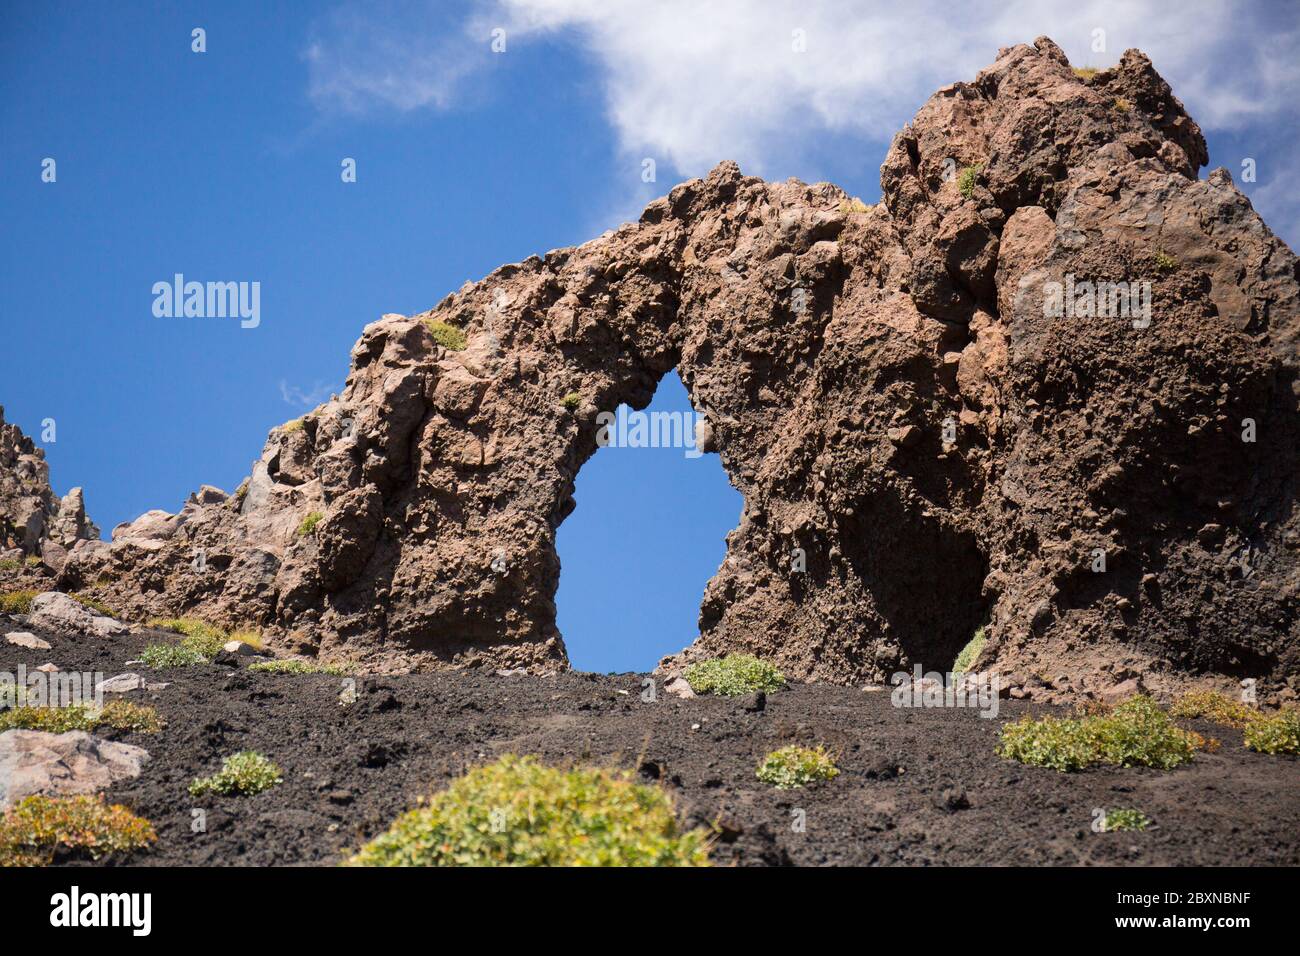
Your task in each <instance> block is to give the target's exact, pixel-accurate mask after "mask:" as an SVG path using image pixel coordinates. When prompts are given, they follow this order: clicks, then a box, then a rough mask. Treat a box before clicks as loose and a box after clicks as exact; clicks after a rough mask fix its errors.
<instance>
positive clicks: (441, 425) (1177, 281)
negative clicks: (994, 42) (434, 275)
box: [64, 38, 1300, 699]
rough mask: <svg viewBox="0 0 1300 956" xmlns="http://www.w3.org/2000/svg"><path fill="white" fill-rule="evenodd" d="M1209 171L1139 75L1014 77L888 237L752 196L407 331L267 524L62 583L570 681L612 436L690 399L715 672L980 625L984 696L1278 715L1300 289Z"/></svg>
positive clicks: (917, 134)
mask: <svg viewBox="0 0 1300 956" xmlns="http://www.w3.org/2000/svg"><path fill="white" fill-rule="evenodd" d="M1120 100H1122V101H1123V102H1124V103H1126V104H1128V105H1129V108H1128V109H1127V110H1120V109H1116V107H1115V103H1116V102H1117V101H1120ZM1044 130H1047V131H1049V133H1044ZM1205 161H1206V154H1205V146H1204V141H1203V139H1202V138H1201V135H1200V131H1199V130H1198V129H1197V128H1196V124H1195V123H1194V122H1193V121H1192V120H1191V119H1190V117H1188V116H1187V115H1186V113H1185V112H1184V111H1183V109H1182V106H1181V104H1179V103H1178V101H1177V100H1176V99H1175V98H1174V97H1173V95H1172V93H1171V92H1170V90H1169V88H1168V86H1167V85H1166V84H1165V83H1164V81H1163V80H1161V79H1160V77H1159V76H1158V75H1156V74H1155V72H1154V70H1153V69H1152V68H1151V64H1150V62H1149V61H1148V60H1147V59H1146V58H1145V57H1144V56H1143V55H1142V54H1140V53H1138V52H1137V51H1129V52H1128V53H1126V54H1125V55H1124V57H1123V59H1122V60H1121V62H1120V64H1119V65H1118V66H1116V67H1114V68H1112V69H1109V70H1104V71H1101V72H1099V73H1098V74H1097V75H1096V76H1094V77H1092V78H1090V79H1085V78H1080V77H1077V76H1075V75H1074V74H1073V72H1072V71H1071V70H1070V67H1069V64H1068V62H1067V61H1066V59H1065V57H1064V54H1062V53H1061V51H1060V50H1059V48H1057V47H1056V46H1055V44H1053V43H1052V42H1051V41H1050V40H1047V39H1045V38H1040V39H1039V40H1038V41H1036V42H1035V44H1034V45H1032V46H1030V45H1021V46H1016V47H1012V48H1009V49H1007V50H1003V51H1001V53H1000V55H999V58H998V60H997V62H996V63H994V64H993V65H992V66H991V67H990V68H988V69H987V70H985V71H983V72H982V73H981V74H980V75H979V76H978V77H977V78H976V80H975V81H974V82H973V83H958V84H954V85H953V86H950V87H946V88H945V89H943V90H941V91H939V92H938V93H936V94H935V96H934V97H932V98H931V100H930V101H929V102H928V103H927V104H926V105H925V106H924V107H923V108H922V109H921V111H920V112H919V113H918V114H917V117H916V119H915V121H914V122H913V123H912V124H911V125H909V127H907V128H906V129H904V130H903V131H902V132H901V133H900V134H899V135H898V137H896V139H895V142H894V144H893V146H892V147H891V150H890V153H889V155H888V157H887V158H886V161H885V164H884V166H883V167H882V170H881V183H882V188H883V194H884V200H883V202H882V203H880V204H878V205H876V206H872V207H866V206H863V205H862V204H861V203H858V202H856V201H854V200H852V199H851V198H850V197H848V196H847V195H846V194H845V193H844V192H843V191H841V190H840V189H838V188H837V187H835V186H831V185H829V184H817V185H813V186H808V185H805V184H803V183H799V182H796V181H793V180H792V181H790V182H787V183H780V184H776V183H765V182H763V181H761V180H758V179H754V178H751V177H745V176H742V175H741V173H740V171H739V169H737V168H736V166H735V165H734V164H732V163H723V164H721V165H720V166H718V167H717V168H716V169H714V170H713V172H712V173H710V174H709V176H708V177H706V178H704V179H700V180H692V181H690V182H688V183H684V184H682V185H680V186H678V187H677V188H675V189H674V190H672V192H671V193H669V195H668V196H667V197H665V198H663V199H659V200H656V201H655V202H653V203H651V204H650V206H649V207H647V209H646V211H645V213H644V214H643V216H642V217H641V220H640V222H638V223H636V224H630V225H626V226H623V227H621V228H620V229H619V230H617V231H613V232H610V233H607V234H605V235H604V236H601V237H600V238H598V239H596V240H593V241H592V242H589V243H586V244H585V245H582V246H579V247H576V248H573V249H562V250H555V251H553V252H550V253H547V254H546V255H545V256H543V257H532V258H530V259H527V260H525V261H524V262H522V263H519V264H517V265H511V266H506V267H503V268H501V269H498V270H497V271H496V272H494V273H492V275H490V276H488V277H486V278H485V279H483V280H481V281H480V282H477V283H467V284H466V285H465V286H464V287H463V288H462V289H460V290H459V291H458V292H456V293H455V294H453V295H450V296H448V297H447V298H446V299H445V300H444V301H443V302H442V303H440V304H439V305H438V306H437V307H436V308H434V309H433V310H431V311H430V312H428V313H423V314H421V315H417V316H410V317H406V316H385V317H384V318H383V319H382V320H380V321H379V322H377V323H374V324H372V325H370V326H368V327H367V328H366V330H365V331H364V332H363V334H362V337H361V340H360V341H359V342H358V344H357V346H356V348H355V349H354V350H353V355H352V359H353V365H352V371H351V373H350V375H349V378H348V383H347V386H346V388H345V390H344V392H343V394H342V395H341V396H339V397H338V398H336V399H333V400H331V401H330V402H329V403H327V404H325V405H323V406H321V407H320V408H319V409H317V410H316V411H314V412H312V413H311V414H310V415H308V416H307V417H306V418H305V419H304V420H303V421H302V422H301V423H300V424H296V425H291V426H288V427H285V426H282V427H281V428H278V429H275V430H273V431H272V433H271V435H270V437H269V438H268V441H267V444H266V447H265V449H264V451H263V454H262V457H261V459H260V460H259V461H258V462H257V463H256V464H255V466H254V468H253V473H252V475H251V476H250V479H249V481H248V482H247V483H246V485H245V486H243V488H242V490H241V491H240V492H237V493H236V495H234V496H231V497H229V498H227V497H226V496H225V495H224V494H222V493H220V492H217V491H216V490H215V489H205V490H204V491H202V492H201V493H200V494H199V495H198V496H196V497H195V499H193V500H192V501H191V502H190V503H189V504H187V505H186V508H185V509H184V510H183V511H182V512H181V513H180V514H178V515H174V516H170V515H165V514H161V513H151V514H150V515H148V516H146V518H145V519H141V521H140V522H137V523H135V524H133V525H132V526H129V527H126V528H123V529H119V532H118V533H116V534H115V538H114V541H113V543H112V544H111V545H103V544H100V543H96V542H82V543H81V544H78V545H77V546H76V547H75V548H74V551H73V553H72V555H71V556H70V557H69V559H68V563H67V565H66V567H65V569H64V581H65V583H66V584H68V585H69V586H87V585H90V584H93V583H96V582H100V583H101V588H102V590H103V593H104V596H105V597H107V598H108V599H109V600H110V602H115V604H116V606H120V607H125V608H127V609H128V610H130V611H133V612H135V613H138V614H140V615H145V614H152V613H160V612H169V613H177V612H181V611H187V612H192V613H202V614H205V615H208V616H212V617H215V618H217V619H218V620H224V621H227V622H229V623H244V622H248V623H255V624H259V625H261V626H264V627H265V628H266V629H267V632H268V634H269V636H270V637H271V638H272V641H273V643H274V644H277V645H278V646H280V647H283V648H286V649H291V650H300V651H308V652H314V653H320V654H322V655H324V656H326V657H334V658H347V659H355V660H360V661H365V662H368V663H370V664H372V665H375V666H380V667H386V668H401V667H426V666H447V665H474V664H484V665H489V666H507V667H511V666H526V667H530V668H533V669H547V668H551V667H557V666H562V665H563V663H564V656H563V648H562V644H561V641H560V639H559V635H558V633H557V632H556V629H555V608H554V594H555V585H556V576H557V574H558V564H557V559H556V556H555V547H554V532H555V528H556V527H557V526H558V523H559V522H560V521H561V520H562V519H563V517H564V515H565V514H566V513H567V512H568V511H569V510H571V508H572V503H571V496H572V493H573V479H574V476H575V475H576V474H577V471H578V469H579V468H580V467H581V465H582V463H583V462H584V461H585V460H586V459H587V458H588V457H589V456H590V455H591V453H592V452H593V451H594V449H595V431H596V425H595V420H594V419H595V412H596V411H597V410H600V409H613V408H615V407H616V406H617V405H618V404H619V403H621V402H626V403H627V404H629V405H631V406H632V407H634V408H642V407H644V406H645V404H646V403H647V402H648V401H649V399H650V396H651V395H652V393H653V391H654V386H655V384H656V383H657V382H658V381H659V379H660V378H661V377H662V376H663V375H664V374H666V373H667V371H668V370H669V369H671V368H674V367H676V368H678V369H679V371H680V373H681V376H682V380H683V382H684V383H685V384H686V386H687V389H688V391H689V392H690V394H691V398H692V401H693V402H694V404H695V406H696V407H697V408H698V409H701V410H704V411H705V412H706V413H707V415H708V417H709V422H710V426H711V430H712V433H713V443H714V446H715V447H716V449H717V451H718V454H719V455H720V456H721V460H722V464H723V467H724V469H725V470H726V472H727V474H728V476H729V478H730V479H731V481H732V483H733V484H734V485H735V486H736V488H737V489H738V490H739V491H740V492H741V494H742V495H743V496H744V499H745V502H746V507H745V511H744V514H743V515H742V518H741V522H740V525H739V526H738V527H737V528H736V530H735V531H733V532H732V533H731V535H729V537H728V555H727V559H726V561H725V562H724V564H723V566H722V567H721V568H720V569H719V572H718V574H717V575H716V576H715V578H714V579H713V580H712V581H711V582H710V583H709V586H708V589H707V592H706V596H705V600H704V604H703V608H702V613H701V630H702V635H701V638H700V640H699V641H698V642H697V643H696V645H694V646H693V647H692V648H691V649H690V650H689V651H687V652H686V653H687V656H691V655H701V654H714V653H718V652H721V651H725V650H730V649H745V650H750V651H754V652H757V653H760V654H762V655H763V656H766V657H769V658H772V659H775V660H776V661H778V662H779V663H780V664H781V665H782V666H783V668H784V669H785V670H786V671H787V673H789V674H790V675H791V676H793V677H797V678H817V679H826V680H835V681H842V682H848V681H861V680H873V681H876V680H881V679H884V678H886V677H887V676H888V675H889V674H890V673H891V672H892V671H893V670H895V669H896V668H899V667H903V666H907V665H909V664H911V663H914V662H915V663H921V664H922V665H923V666H925V667H926V668H937V669H944V668H946V667H947V665H948V664H949V663H950V662H951V655H952V654H953V652H954V650H955V648H956V647H957V646H958V645H959V643H960V641H961V639H962V638H964V637H967V636H969V632H970V631H971V630H973V628H974V626H975V625H976V624H977V623H980V622H982V621H983V620H985V619H986V618H987V620H988V623H989V627H988V631H989V635H990V640H989V643H988V645H987V647H986V650H985V651H984V653H983V655H982V657H981V660H980V661H979V663H980V665H981V666H992V667H994V668H996V669H998V670H999V671H1001V672H1002V673H1003V674H1004V675H1005V677H1006V678H1007V679H1008V680H1009V681H1012V682H1014V683H1016V684H1018V685H1020V686H1022V687H1024V688H1026V689H1027V692H1028V693H1033V694H1036V695H1039V696H1044V697H1048V698H1049V699H1050V698H1051V697H1053V696H1058V697H1068V696H1072V695H1074V694H1077V693H1079V692H1081V691H1097V690H1101V689H1104V688H1106V687H1107V686H1109V685H1110V684H1112V683H1116V682H1119V681H1121V680H1122V679H1124V677H1125V676H1127V675H1131V674H1135V673H1142V674H1145V675H1146V677H1147V680H1148V681H1149V683H1150V685H1152V686H1155V687H1158V686H1160V685H1161V683H1162V682H1163V683H1166V684H1172V683H1176V682H1177V681H1178V680H1180V679H1182V678H1184V677H1186V676H1188V675H1194V674H1209V675H1211V676H1212V677H1213V676H1217V677H1219V678H1223V679H1226V678H1228V677H1236V676H1253V677H1257V678H1259V679H1260V680H1261V681H1262V682H1264V684H1265V685H1267V686H1271V687H1274V688H1278V687H1280V686H1281V683H1282V682H1283V681H1285V680H1288V679H1289V680H1294V679H1295V676H1296V672H1297V653H1298V652H1297V647H1300V634H1298V633H1297V629H1298V628H1300V623H1298V622H1300V610H1298V608H1297V600H1298V599H1297V597H1296V595H1297V588H1298V586H1300V559H1298V557H1297V553H1296V548H1295V542H1296V541H1297V540H1300V532H1298V531H1297V527H1298V519H1297V515H1296V507H1295V484H1296V473H1297V469H1296V467H1295V465H1296V462H1297V459H1298V457H1300V437H1298V435H1300V428H1298V425H1297V423H1298V422H1300V414H1298V413H1297V398H1296V389H1295V385H1294V382H1295V378H1296V367H1297V343H1300V285H1298V284H1297V267H1296V259H1295V257H1294V255H1292V253H1291V251H1290V250H1289V249H1287V248H1286V246H1285V245H1284V244H1283V243H1281V242H1280V241H1279V240H1277V239H1276V237H1274V236H1273V235H1272V234H1271V233H1270V232H1269V231H1268V230H1267V227H1265V226H1264V225H1263V223H1262V222H1260V220H1259V218H1258V216H1256V215H1255V213H1254V211H1253V210H1252V209H1251V208H1250V204H1249V202H1248V201H1247V200H1246V199H1245V197H1244V196H1242V195H1241V194H1240V193H1239V192H1238V191H1237V190H1236V189H1235V188H1234V187H1233V185H1232V182H1231V178H1230V177H1229V176H1228V175H1227V173H1226V171H1222V170H1219V171H1216V172H1215V173H1213V174H1211V176H1210V178H1209V179H1208V180H1207V181H1199V180H1197V178H1196V172H1197V170H1198V169H1199V168H1200V166H1201V165H1203V164H1204V163H1205ZM954 166H955V167H956V168H962V169H966V170H968V171H970V172H969V174H968V175H966V176H964V177H960V178H953V177H952V176H950V175H949V172H950V171H951V170H952V169H953V168H954ZM1168 261H1173V262H1174V263H1175V267H1174V268H1172V269H1171V268H1168V267H1167V262H1168ZM1070 276H1091V277H1098V278H1107V279H1115V280H1123V281H1129V280H1135V281H1145V280H1147V279H1148V278H1149V279H1150V280H1152V281H1153V283H1154V284H1155V286H1156V288H1157V291H1158V295H1156V296H1154V297H1153V300H1152V315H1151V316H1150V318H1151V319H1152V321H1151V322H1150V323H1149V324H1148V325H1147V326H1145V327H1144V328H1142V329H1140V330H1139V329H1136V328H1135V327H1134V326H1133V324H1132V323H1130V322H1128V321H1127V320H1113V321H1081V320H1080V319H1079V317H1077V316H1075V315H1052V314H1049V312H1048V311H1047V310H1045V309H1044V295H1045V289H1046V288H1047V287H1048V286H1049V284H1051V283H1064V282H1065V281H1067V279H1068V278H1069V277H1070ZM1092 318H1095V315H1094V316H1093V317H1092ZM431 322H444V323H449V324H450V325H452V326H455V327H456V328H458V329H459V330H461V332H462V333H463V335H464V336H465V338H466V342H467V347H466V348H465V349H464V350H463V351H451V350H448V349H447V348H445V347H443V346H442V345H440V344H438V342H437V341H436V340H435V338H434V336H433V335H432V334H431V333H430V330H429V328H428V327H427V324H428V323H431ZM1137 333H1140V334H1137ZM453 340H454V336H452V337H451V338H448V339H446V341H453ZM573 392H576V393H578V394H579V395H580V396H581V397H582V403H581V406H580V408H579V409H578V410H577V412H576V413H571V412H569V411H568V410H566V409H565V407H564V405H563V398H564V396H565V395H567V394H569V393H573ZM1244 419H1251V420H1252V421H1254V422H1256V423H1257V424H1258V427H1259V431H1260V434H1262V435H1264V436H1267V437H1266V439H1265V440H1266V441H1267V446H1266V447H1267V452H1266V453H1263V454H1261V453H1260V451H1261V449H1262V448H1263V447H1264V446H1260V445H1256V446H1255V447H1253V448H1250V447H1245V446H1244V445H1243V444H1242V442H1241V440H1240V438H1239V436H1238V428H1239V425H1238V423H1239V422H1241V421H1243V420H1244ZM312 511H320V512H321V513H322V514H323V516H324V517H323V520H321V521H320V523H319V524H318V525H316V528H315V530H314V531H313V532H312V533H310V534H307V535H299V534H297V533H296V529H297V528H298V526H299V524H300V522H301V520H302V518H303V517H304V515H306V514H309V513H310V512H312ZM793 547H801V548H803V549H804V551H805V553H806V555H807V560H808V568H809V571H808V573H807V574H806V575H803V576H796V575H791V574H790V562H789V557H790V552H791V549H792V548H793ZM1243 548H1245V549H1247V550H1249V553H1250V554H1251V555H1252V557H1251V558H1250V559H1249V563H1248V564H1247V565H1242V564H1241V563H1240V562H1239V561H1238V557H1239V555H1240V553H1241V551H1242V549H1243ZM196 549H202V550H203V551H204V552H205V554H206V555H207V557H208V561H207V563H206V567H207V568H209V569H211V570H210V572H209V573H204V574H198V573H195V572H194V571H193V570H192V568H191V561H190V558H191V555H192V554H193V552H194V551H195V550H196ZM1097 549H1101V550H1103V551H1105V552H1106V553H1107V554H1108V555H1109V557H1110V564H1109V568H1108V570H1107V572H1106V573H1107V575H1108V576H1107V577H1105V578H1098V577H1095V576H1093V575H1092V573H1091V572H1090V570H1089V568H1088V560H1089V556H1090V555H1091V553H1092V552H1093V551H1094V550H1097ZM498 554H503V555H504V556H505V565H504V567H505V569H506V570H505V571H504V573H500V572H499V571H498V570H494V569H493V567H492V563H493V558H494V557H495V556H497V555H498ZM675 663H676V662H669V665H668V666H669V667H672V666H675ZM1247 672H1249V673H1247ZM1062 676H1064V677H1065V678H1066V679H1065V680H1060V679H1059V678H1060V677H1062Z"/></svg>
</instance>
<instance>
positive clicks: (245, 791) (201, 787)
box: [190, 750, 284, 797]
mask: <svg viewBox="0 0 1300 956" xmlns="http://www.w3.org/2000/svg"><path fill="white" fill-rule="evenodd" d="M277 783H284V778H283V777H282V776H281V775H280V768H279V767H277V766H276V765H275V764H274V763H272V762H271V761H270V760H269V759H268V758H266V757H264V756H263V755H262V754H260V753H258V752H257V751H256V750H241V751H240V752H239V753H237V754H233V755H232V756H229V757H227V758H226V759H225V760H224V761H223V762H222V764H221V769H220V770H218V771H217V772H216V773H214V774H213V775H212V776H210V777H203V778H201V779H198V780H195V781H194V782H193V783H191V784H190V796H192V797H201V796H203V795H204V794H206V793H219V794H222V795H224V796H241V797H251V796H253V795H254V794H258V793H261V792H262V791H263V790H270V789H271V788H272V787H274V786H275V785H276V784H277Z"/></svg>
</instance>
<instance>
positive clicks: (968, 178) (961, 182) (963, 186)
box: [957, 163, 984, 199]
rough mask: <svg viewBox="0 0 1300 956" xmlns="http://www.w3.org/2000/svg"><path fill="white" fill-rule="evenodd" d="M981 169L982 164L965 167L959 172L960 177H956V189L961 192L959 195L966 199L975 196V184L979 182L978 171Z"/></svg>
mask: <svg viewBox="0 0 1300 956" xmlns="http://www.w3.org/2000/svg"><path fill="white" fill-rule="evenodd" d="M983 168H984V165H983V164H982V163H977V164H976V165H974V166H967V167H966V168H965V169H963V170H962V171H961V175H960V176H958V177H957V188H958V189H959V190H961V194H962V195H963V196H965V197H966V198H967V199H970V198H971V196H973V195H974V194H975V184H976V182H977V181H978V180H979V175H980V170H982V169H983Z"/></svg>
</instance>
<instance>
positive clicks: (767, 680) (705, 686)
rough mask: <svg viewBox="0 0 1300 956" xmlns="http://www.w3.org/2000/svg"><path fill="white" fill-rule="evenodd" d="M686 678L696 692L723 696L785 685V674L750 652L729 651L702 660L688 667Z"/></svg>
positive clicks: (772, 689) (779, 687) (777, 688)
mask: <svg viewBox="0 0 1300 956" xmlns="http://www.w3.org/2000/svg"><path fill="white" fill-rule="evenodd" d="M685 677H686V683H688V684H690V685H691V690H693V691H695V693H697V694H719V695H721V696H723V697H735V696H736V695H738V694H752V693H754V692H755V691H760V690H761V691H774V690H780V689H781V688H783V687H784V686H785V675H784V674H782V673H781V672H780V671H779V670H777V668H776V667H775V666H774V665H772V664H769V663H768V662H767V661H764V660H759V659H758V658H757V657H754V656H752V655H750V654H728V655H727V656H726V657H715V658H713V659H712V660H707V661H700V662H699V663H697V664H692V665H690V666H689V667H688V668H686V672H685Z"/></svg>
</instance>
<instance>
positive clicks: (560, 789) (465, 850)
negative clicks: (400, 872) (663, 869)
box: [348, 754, 709, 866]
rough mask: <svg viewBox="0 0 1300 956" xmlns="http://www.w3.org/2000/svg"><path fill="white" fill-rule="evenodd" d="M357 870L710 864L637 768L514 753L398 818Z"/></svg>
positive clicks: (364, 851)
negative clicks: (636, 776) (566, 764)
mask: <svg viewBox="0 0 1300 956" xmlns="http://www.w3.org/2000/svg"><path fill="white" fill-rule="evenodd" d="M348 863H349V865H352V866H707V865H708V863H709V857H708V840H707V838H706V835H705V833H704V832H703V831H701V830H693V831H689V832H684V831H683V830H682V829H681V827H680V826H679V825H678V823H677V818H676V814H675V810H674V806H673V801H672V797H671V796H670V795H669V794H668V793H667V792H666V791H664V790H662V789H660V788H658V787H652V786H647V785H645V784H640V783H637V782H635V781H634V780H633V779H632V775H631V774H630V773H629V772H627V771H617V770H602V769H596V768H582V767H578V768H574V769H571V770H561V769H558V768H555V767H548V766H546V765H544V764H541V763H539V762H538V761H537V760H536V758H534V757H517V756H515V755H513V754H508V755H506V756H504V757H502V758H501V759H500V760H498V761H496V762H495V763H492V764H487V765H485V766H482V767H477V768H475V769H474V770H471V771H470V772H469V773H467V774H465V776H463V777H461V778H460V779H459V780H456V781H455V782H454V783H452V784H451V786H450V787H448V788H447V789H446V790H444V791H442V792H440V793H437V794H435V795H434V796H432V797H431V798H430V799H429V801H428V803H427V804H425V805H424V806H422V807H419V808H418V809H415V810H411V811H410V812H408V813H405V814H403V815H402V816H400V817H398V818H397V820H396V821H395V822H394V823H393V825H392V826H391V827H390V828H389V829H388V831H387V832H385V833H383V834H382V835H380V836H378V837H376V838H375V839H374V840H372V841H370V842H369V843H368V844H366V845H365V846H364V847H362V848H361V850H360V851H359V852H358V853H357V854H356V855H355V856H354V857H352V858H351V859H350V860H349V861H348Z"/></svg>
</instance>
